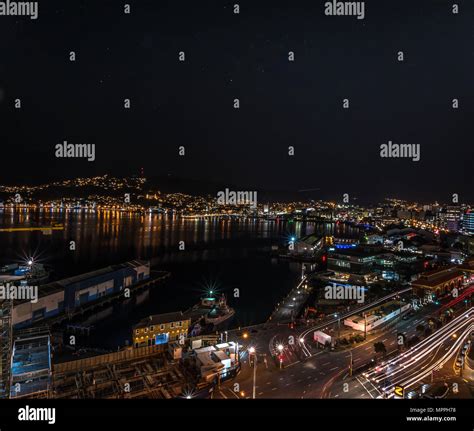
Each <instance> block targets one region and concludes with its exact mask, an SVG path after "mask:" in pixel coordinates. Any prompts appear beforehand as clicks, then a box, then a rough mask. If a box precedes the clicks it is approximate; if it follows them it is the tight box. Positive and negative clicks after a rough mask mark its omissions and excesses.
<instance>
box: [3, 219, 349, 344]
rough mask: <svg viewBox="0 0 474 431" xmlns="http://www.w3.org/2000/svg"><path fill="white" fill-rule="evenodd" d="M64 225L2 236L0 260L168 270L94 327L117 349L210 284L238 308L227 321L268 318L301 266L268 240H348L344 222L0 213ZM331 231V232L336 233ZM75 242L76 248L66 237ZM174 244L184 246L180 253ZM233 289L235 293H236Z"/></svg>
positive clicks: (98, 339)
mask: <svg viewBox="0 0 474 431" xmlns="http://www.w3.org/2000/svg"><path fill="white" fill-rule="evenodd" d="M51 222H60V223H64V225H65V230H64V231H55V232H53V234H52V235H50V236H45V235H43V234H42V233H40V232H15V233H0V264H6V263H12V262H20V261H21V260H22V259H23V258H26V257H28V256H30V255H33V256H35V259H36V260H37V261H38V262H42V263H44V264H46V265H49V266H51V267H52V268H53V269H54V273H53V276H54V277H55V278H63V277H67V276H71V275H76V274H80V273H83V272H86V271H91V270H94V269H98V268H101V267H104V266H106V265H110V264H116V263H121V262H124V261H127V260H131V259H135V258H141V259H150V260H151V261H152V263H153V266H154V268H156V269H158V270H167V271H170V272H171V273H172V276H171V278H170V279H169V280H168V281H167V282H165V284H161V285H158V286H156V287H154V288H151V289H150V290H149V298H148V299H147V300H146V301H145V302H144V303H142V304H141V305H140V306H137V307H135V308H132V309H127V310H126V314H125V315H124V314H120V315H119V316H118V318H113V316H112V318H107V319H106V320H103V321H101V322H100V323H99V324H97V325H96V330H95V331H93V333H92V335H91V336H90V337H89V339H88V340H87V342H88V344H90V345H94V346H98V347H102V348H107V349H115V348H117V346H119V345H123V344H124V343H125V340H127V339H130V337H131V326H132V325H134V324H135V323H137V322H138V321H139V320H141V319H142V318H144V317H146V316H148V315H150V314H156V313H165V312H172V311H179V310H182V311H184V310H186V309H187V308H189V307H191V306H192V305H194V304H195V303H196V302H198V301H199V298H200V297H201V296H202V295H203V294H204V293H205V292H206V291H207V290H209V289H212V290H214V291H215V292H222V293H225V294H226V295H227V297H228V302H229V304H230V305H231V306H232V307H234V308H235V310H236V316H235V318H234V320H233V322H232V326H247V325H252V324H256V323H260V322H262V321H265V320H266V319H267V318H268V316H269V315H270V313H271V312H272V310H273V308H274V306H275V305H276V303H277V302H279V301H280V299H281V298H282V297H283V296H284V295H285V294H286V293H287V292H288V291H289V290H290V289H291V288H292V287H293V286H294V284H295V283H296V281H297V279H298V277H299V276H300V274H301V267H300V264H298V263H294V262H289V261H286V260H281V259H276V258H272V257H271V256H270V249H271V246H272V245H277V244H283V243H285V241H287V240H288V238H289V237H290V236H292V235H295V236H302V235H305V234H310V233H313V232H317V233H320V234H332V233H335V234H336V236H340V237H353V236H356V235H357V231H356V230H354V229H352V228H350V227H348V226H345V225H338V226H335V225H333V224H314V223H302V222H295V223H285V222H272V221H264V220H219V219H212V220H189V219H188V220H183V219H180V218H173V217H170V216H162V215H150V216H148V215H146V216H141V215H138V214H121V213H118V212H117V213H111V212H110V213H101V214H97V213H82V212H79V213H75V212H70V213H65V212H64V213H59V212H57V213H49V212H39V211H38V212H29V213H3V212H0V226H2V227H6V226H14V225H19V224H21V225H25V224H30V225H48V224H50V223H51ZM334 229H336V231H334ZM71 240H75V241H76V246H77V247H76V251H70V250H69V241H71ZM179 241H185V247H186V249H185V250H184V251H179V250H178V244H179ZM234 289H238V290H239V294H240V296H239V297H238V298H235V297H234Z"/></svg>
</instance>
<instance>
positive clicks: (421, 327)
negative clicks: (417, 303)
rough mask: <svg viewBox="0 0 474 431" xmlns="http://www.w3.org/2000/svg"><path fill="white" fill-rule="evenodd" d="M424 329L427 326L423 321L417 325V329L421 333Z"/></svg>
mask: <svg viewBox="0 0 474 431" xmlns="http://www.w3.org/2000/svg"><path fill="white" fill-rule="evenodd" d="M424 330H425V327H424V326H423V325H422V324H421V323H420V324H419V325H418V326H417V327H416V331H417V332H419V333H420V334H422V333H423V332H424Z"/></svg>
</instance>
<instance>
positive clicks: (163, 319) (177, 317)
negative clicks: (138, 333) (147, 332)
mask: <svg viewBox="0 0 474 431" xmlns="http://www.w3.org/2000/svg"><path fill="white" fill-rule="evenodd" d="M182 320H187V319H186V318H185V316H184V315H183V312H182V311H175V312H173V313H163V314H154V315H153V316H149V317H147V318H145V319H143V320H141V321H140V322H139V323H138V324H137V325H135V326H134V327H133V328H134V329H135V328H143V327H145V326H150V325H160V324H162V323H171V322H179V321H182Z"/></svg>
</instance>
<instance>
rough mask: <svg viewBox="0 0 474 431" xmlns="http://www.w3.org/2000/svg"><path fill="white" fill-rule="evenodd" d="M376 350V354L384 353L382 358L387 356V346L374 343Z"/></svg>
mask: <svg viewBox="0 0 474 431" xmlns="http://www.w3.org/2000/svg"><path fill="white" fill-rule="evenodd" d="M374 350H375V353H376V354H377V353H382V356H385V355H386V353H387V348H386V347H385V344H384V343H382V342H381V341H379V342H377V343H374Z"/></svg>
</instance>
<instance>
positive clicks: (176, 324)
mask: <svg viewBox="0 0 474 431" xmlns="http://www.w3.org/2000/svg"><path fill="white" fill-rule="evenodd" d="M190 325H191V319H189V318H185V317H184V315H183V313H182V312H181V311H178V312H173V313H165V314H155V315H153V316H149V317H147V318H146V319H143V320H142V321H141V322H140V323H138V324H137V325H135V326H134V327H133V337H132V338H133V345H134V346H135V347H142V346H153V345H156V344H165V343H168V342H169V341H179V342H180V341H181V340H184V339H186V338H187V336H188V330H189V327H190Z"/></svg>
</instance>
